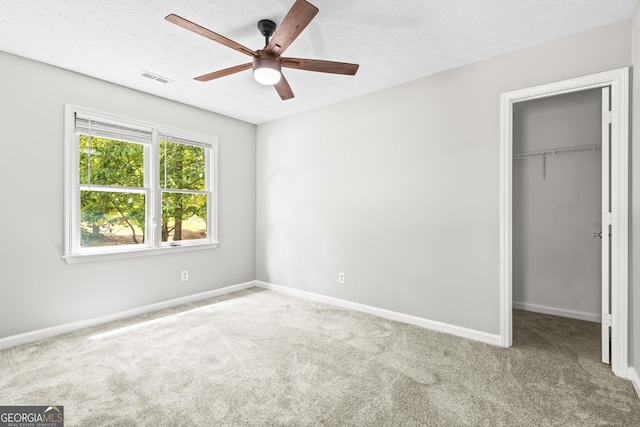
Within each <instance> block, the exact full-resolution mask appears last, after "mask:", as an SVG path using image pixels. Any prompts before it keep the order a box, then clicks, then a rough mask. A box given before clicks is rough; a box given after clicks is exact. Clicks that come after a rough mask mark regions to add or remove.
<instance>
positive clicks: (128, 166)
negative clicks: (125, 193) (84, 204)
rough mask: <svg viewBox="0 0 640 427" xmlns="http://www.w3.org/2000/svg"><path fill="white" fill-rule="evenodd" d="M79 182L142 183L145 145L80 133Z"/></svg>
mask: <svg viewBox="0 0 640 427" xmlns="http://www.w3.org/2000/svg"><path fill="white" fill-rule="evenodd" d="M78 144H79V146H78V148H79V150H78V151H79V156H80V183H81V184H94V185H118V186H121V187H143V186H144V147H143V146H142V145H141V144H134V143H131V142H122V141H116V140H113V139H106V138H96V137H91V138H89V137H88V136H87V135H79V139H78Z"/></svg>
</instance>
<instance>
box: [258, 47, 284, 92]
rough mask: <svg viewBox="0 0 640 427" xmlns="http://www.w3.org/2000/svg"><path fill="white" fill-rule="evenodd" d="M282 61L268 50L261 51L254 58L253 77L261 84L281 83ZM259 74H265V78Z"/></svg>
mask: <svg viewBox="0 0 640 427" xmlns="http://www.w3.org/2000/svg"><path fill="white" fill-rule="evenodd" d="M281 70H282V59H281V58H280V57H279V56H276V55H274V54H273V53H270V52H267V51H266V50H259V51H257V52H256V55H255V56H254V57H253V75H254V77H255V78H256V80H257V81H258V82H259V83H262V84H266V85H274V84H276V83H278V82H279V81H280V76H281V72H282V71H281ZM259 74H263V75H264V77H262V76H260V75H259Z"/></svg>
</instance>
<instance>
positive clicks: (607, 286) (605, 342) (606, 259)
mask: <svg viewBox="0 0 640 427" xmlns="http://www.w3.org/2000/svg"><path fill="white" fill-rule="evenodd" d="M610 91H611V90H610V87H609V86H607V87H603V88H602V231H601V232H600V236H601V237H602V361H603V362H604V363H607V364H609V363H610V359H611V326H612V325H611V309H610V292H611V274H610V273H611V271H610V269H611V262H610V256H611V250H610V248H611V202H610V200H611V199H610V194H609V182H610V174H609V171H610V159H611V151H610V150H611V101H610V99H611V98H610V96H609V94H610Z"/></svg>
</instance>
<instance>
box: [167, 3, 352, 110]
mask: <svg viewBox="0 0 640 427" xmlns="http://www.w3.org/2000/svg"><path fill="white" fill-rule="evenodd" d="M317 13H318V8H317V7H315V6H314V5H312V4H311V3H309V2H307V1H305V0H296V2H295V3H294V4H293V6H291V9H290V10H289V13H287V15H286V16H285V17H284V19H283V20H282V22H281V23H280V26H278V27H277V28H276V24H275V22H273V21H270V20H268V19H263V20H261V21H260V22H258V30H260V33H261V34H262V35H263V36H264V38H265V47H264V49H259V50H256V51H253V50H251V49H249V48H247V47H245V46H243V45H241V44H240V43H237V42H235V41H233V40H230V39H228V38H226V37H224V36H221V35H220V34H217V33H214V32H213V31H211V30H208V29H206V28H204V27H201V26H200V25H198V24H195V23H193V22H191V21H188V20H186V19H184V18H181V17H180V16H178V15H175V14H173V13H172V14H170V15H167V16H166V17H165V19H166V20H167V21H169V22H171V23H173V24H176V25H178V26H180V27H182V28H184V29H186V30H189V31H192V32H194V33H196V34H199V35H201V36H203V37H206V38H208V39H210V40H213V41H214V42H218V43H220V44H223V45H225V46H227V47H230V48H231V49H234V50H237V51H238V52H242V53H244V54H245V55H248V56H251V57H252V58H253V60H252V62H249V63H246V64H241V65H236V66H234V67H230V68H225V69H224V70H219V71H214V72H212V73H208V74H204V75H202V76H199V77H195V80H198V81H201V82H208V81H210V80H214V79H217V78H220V77H224V76H228V75H231V74H235V73H238V72H240V71H244V70H248V69H250V68H253V76H254V78H255V79H256V81H258V83H262V84H265V85H273V86H274V87H275V89H276V91H277V92H278V95H280V98H282V100H283V101H284V100H287V99H291V98H293V97H294V95H293V91H292V90H291V87H290V86H289V83H288V82H287V79H285V77H284V76H283V75H282V67H286V68H295V69H298V70H307V71H317V72H320V73H333V74H345V75H350V76H353V75H355V74H356V72H357V71H358V67H359V65H358V64H349V63H346V62H334V61H322V60H318V59H303V58H285V57H282V56H281V55H282V54H283V53H284V51H285V50H286V49H287V48H288V47H289V45H291V43H293V41H294V40H295V39H296V38H297V37H298V36H299V35H300V33H301V32H302V30H304V29H305V28H306V26H307V25H309V23H310V22H311V20H312V19H313V18H314V17H315V16H316V14H317ZM272 36H273V37H272Z"/></svg>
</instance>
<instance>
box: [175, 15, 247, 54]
mask: <svg viewBox="0 0 640 427" xmlns="http://www.w3.org/2000/svg"><path fill="white" fill-rule="evenodd" d="M164 19H166V20H167V21H169V22H171V23H173V24H176V25H177V26H179V27H182V28H184V29H185V30H189V31H191V32H194V33H196V34H199V35H201V36H203V37H206V38H208V39H209V40H213V41H214V42H218V43H220V44H223V45H225V46H227V47H230V48H231V49H233V50H237V51H238V52H242V53H244V54H245V55H249V56H253V55H255V54H256V53H255V52H254V51H253V50H251V49H249V48H248V47H245V46H243V45H241V44H240V43H236V42H234V41H233V40H230V39H228V38H226V37H225V36H221V35H220V34H217V33H214V32H213V31H211V30H208V29H206V28H204V27H201V26H200V25H198V24H195V23H193V22H191V21H188V20H186V19H184V18H181V17H180V16H178V15H175V14H173V13H172V14H170V15H167V16H166V17H165V18H164Z"/></svg>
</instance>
